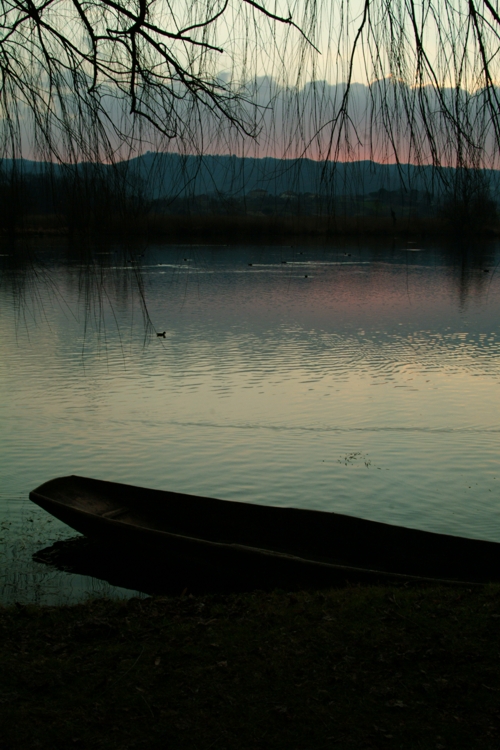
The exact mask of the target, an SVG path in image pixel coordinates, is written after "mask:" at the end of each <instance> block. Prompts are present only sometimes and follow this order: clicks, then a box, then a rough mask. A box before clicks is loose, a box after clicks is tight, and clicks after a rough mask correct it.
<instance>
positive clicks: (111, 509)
mask: <svg viewBox="0 0 500 750" xmlns="http://www.w3.org/2000/svg"><path fill="white" fill-rule="evenodd" d="M30 498H31V500H32V501H33V502H35V503H36V504H37V505H39V506H40V507H42V508H44V509H45V510H46V511H48V512H49V513H51V514H52V515H53V516H55V517H56V518H58V519H60V520H61V521H63V522H64V523H66V524H68V526H71V527H72V528H73V529H76V530H77V531H79V532H81V533H82V534H85V535H87V536H88V537H91V538H97V539H99V540H101V541H104V542H105V543H106V544H107V545H113V546H116V550H117V554H122V555H126V556H127V558H128V559H129V558H131V557H135V558H136V559H137V560H142V561H144V560H145V559H151V560H153V559H154V560H155V565H158V564H159V562H160V561H161V564H162V565H164V566H170V569H171V566H175V565H176V564H177V563H179V562H180V561H183V562H184V563H186V562H189V563H190V564H196V565H198V566H200V569H203V570H204V571H205V573H206V571H207V569H210V570H212V572H213V574H214V575H217V571H219V572H220V573H226V574H227V573H228V572H229V573H230V574H231V575H232V576H233V577H234V578H240V577H241V578H244V579H249V580H251V581H252V582H253V584H254V585H256V586H259V585H260V584H262V585H264V584H266V585H269V582H275V584H276V585H280V586H287V585H297V584H301V585H317V586H325V585H338V584H342V583H346V582H376V581H379V580H380V581H387V580H411V579H412V578H427V579H433V580H436V579H440V580H449V581H455V582H456V581H461V582H468V583H485V582H489V581H500V544H497V543H495V542H487V541H481V540H476V539H464V538H460V537H454V536H448V535H444V534H434V533H430V532H426V531H417V530H415V529H407V528H402V527H398V526H392V525H389V524H385V523H378V522H375V521H367V520H363V519H360V518H354V517H351V516H345V515H341V514H338V513H324V512H320V511H314V510H302V509H296V508H276V507H269V506H262V505H252V504H247V503H240V502H231V501H226V500H216V499H213V498H206V497H196V496H193V495H183V494H180V493H177V492H167V491H160V490H150V489H144V488H141V487H133V486H130V485H126V484H117V483H115V482H104V481H100V480H97V479H88V478H84V477H79V476H69V477H60V478H58V479H52V480H51V481H49V482H46V483H45V484H42V485H40V487H37V489H36V490H33V492H31V493H30ZM165 570H166V568H165Z"/></svg>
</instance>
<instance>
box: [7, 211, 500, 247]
mask: <svg viewBox="0 0 500 750" xmlns="http://www.w3.org/2000/svg"><path fill="white" fill-rule="evenodd" d="M469 229H470V235H471V237H474V238H476V239H477V237H479V236H482V237H496V236H500V227H499V226H498V224H497V222H493V223H492V224H491V225H488V226H484V225H481V226H473V227H469ZM466 230H467V227H465V229H464V227H462V226H461V227H460V234H461V235H462V234H463V233H464V231H465V232H466V234H467V231H466ZM452 231H453V225H450V223H449V222H448V221H445V220H443V219H437V218H433V217H421V218H407V219H402V220H400V221H399V222H398V223H396V224H394V222H393V221H392V219H391V218H390V216H389V217H387V216H380V217H377V216H358V217H356V216H300V215H298V216H265V215H252V214H248V215H234V216H231V215H210V214H207V215H200V216H193V215H165V214H149V215H146V216H142V217H133V216H132V217H128V218H127V217H123V216H120V217H113V216H107V217H99V220H98V221H95V222H93V221H92V220H91V219H89V220H87V219H85V221H83V223H82V224H81V225H80V224H78V225H74V226H68V224H67V222H65V220H64V218H62V217H58V216H55V215H50V214H46V215H41V216H29V217H27V218H26V219H25V221H23V223H22V224H20V225H19V226H18V227H17V229H16V233H17V234H18V235H20V236H35V237H36V236H44V235H49V236H69V235H73V234H75V235H79V234H80V235H85V234H91V235H95V236H111V237H117V238H120V237H122V238H132V237H134V238H137V239H149V240H156V241H162V242H175V243H177V242H181V243H186V242H202V243H203V242H208V243H213V242H217V243H221V242H223V243H231V244H244V243H248V242H266V243H270V244H272V243H281V242H285V243H286V242H297V241H301V242H325V241H329V240H331V239H332V238H336V237H338V238H343V237H346V238H348V237H358V236H359V237H363V236H366V237H371V238H387V237H389V238H393V237H397V238H398V239H420V238H423V237H425V238H427V237H429V238H430V237H436V238H440V237H441V238H442V237H449V236H450V232H452Z"/></svg>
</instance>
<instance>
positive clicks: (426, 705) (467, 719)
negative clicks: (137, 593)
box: [0, 585, 500, 750]
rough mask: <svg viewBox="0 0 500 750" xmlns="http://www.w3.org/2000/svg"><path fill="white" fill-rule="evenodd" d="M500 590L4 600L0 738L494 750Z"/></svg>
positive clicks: (499, 688) (70, 743)
mask: <svg viewBox="0 0 500 750" xmlns="http://www.w3.org/2000/svg"><path fill="white" fill-rule="evenodd" d="M499 623H500V586H497V585H491V586H486V587H484V588H467V587H459V588H441V587H439V586H434V585H427V586H413V587H409V588H406V587H405V586H398V587H396V586H373V587H372V586H358V587H350V588H344V589H334V590H330V591H324V592H314V591H303V592H294V593H285V592H282V591H275V592H272V593H265V592H253V593H245V594H228V595H221V594H218V595H207V596H200V597H192V596H186V595H185V596H183V597H177V598H166V597H157V598H150V599H145V600H139V599H130V600H128V601H125V602H113V601H108V600H96V601H91V602H89V603H86V604H81V605H75V606H71V607H46V608H39V607H35V606H21V605H17V606H15V607H10V608H0V628H1V631H2V639H1V644H2V645H1V648H0V706H1V725H0V747H1V748H2V749H4V748H5V749H8V750H10V749H11V748H31V747H33V748H51V749H53V748H65V749H66V748H68V747H82V748H94V747H95V748H103V749H107V748H123V749H125V748H135V747H145V748H165V747H170V748H190V749H191V748H197V749H198V748H199V749H200V750H209V749H211V748H218V749H219V750H223V749H224V748H226V749H228V750H229V749H232V748H241V749H242V750H254V748H273V750H285V748H286V750H321V748H404V750H413V749H415V750H416V749H417V748H418V749H420V750H431V749H434V748H436V750H442V749H443V748H450V750H451V749H453V750H457V749H459V748H464V749H465V748H467V750H471V749H472V748H481V750H490V749H491V750H493V748H495V749H496V748H498V747H499V746H500V702H499V697H500V669H499V666H500V664H499V661H500V643H499V640H500V639H499V633H498V628H499Z"/></svg>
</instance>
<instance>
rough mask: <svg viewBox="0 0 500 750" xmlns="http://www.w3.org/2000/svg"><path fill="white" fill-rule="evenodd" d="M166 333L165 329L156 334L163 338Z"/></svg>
mask: <svg viewBox="0 0 500 750" xmlns="http://www.w3.org/2000/svg"><path fill="white" fill-rule="evenodd" d="M166 333H167V332H166V331H163V332H162V333H157V334H156V335H157V336H159V337H160V336H161V337H162V338H165V336H166Z"/></svg>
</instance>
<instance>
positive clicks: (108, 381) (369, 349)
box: [0, 242, 500, 603]
mask: <svg viewBox="0 0 500 750" xmlns="http://www.w3.org/2000/svg"><path fill="white" fill-rule="evenodd" d="M1 252H2V253H3V254H4V255H3V257H2V258H0V261H1V263H2V276H1V284H0V337H1V351H2V356H1V359H0V422H1V433H0V456H1V465H0V470H1V477H2V482H1V487H0V564H1V566H2V567H1V571H0V593H1V596H2V599H3V600H4V601H30V600H33V601H40V602H43V603H50V602H55V601H74V600H78V599H81V598H84V597H85V596H87V595H89V594H91V595H95V594H97V595H116V596H120V595H124V594H125V593H127V592H124V591H121V590H119V589H116V588H113V587H111V586H110V585H108V584H106V583H104V582H102V581H99V580H96V579H92V578H88V577H84V576H77V575H72V574H69V573H61V572H59V571H56V570H54V569H51V568H48V567H47V566H45V565H42V564H40V563H35V562H33V561H32V560H31V555H32V554H33V552H35V551H36V550H38V549H40V548H42V547H47V546H49V545H50V544H52V543H53V542H55V541H57V540H59V539H65V538H70V537H72V536H74V532H72V531H71V530H69V529H67V527H64V526H63V525H62V524H60V523H59V522H57V521H55V520H52V519H50V517H49V516H47V514H45V513H43V512H42V511H41V510H39V509H37V508H36V507H35V506H32V504H31V503H29V501H28V500H27V495H28V492H29V490H30V489H33V488H34V487H35V486H37V485H38V484H40V483H41V482H43V481H45V480H47V479H50V478H52V477H55V476H58V475H63V474H72V473H77V474H83V475H88V476H93V477H98V478H101V479H109V480H115V481H120V482H129V483H132V484H138V485H144V486H148V487H155V488H165V489H173V490H178V491H181V492H187V493H196V494H200V495H208V496H215V497H221V498H226V499H229V500H231V499H234V500H243V501H246V502H250V503H266V504H271V505H280V506H299V507H309V508H317V509H321V510H332V511H333V510H334V511H340V512H342V513H349V514H351V515H355V516H361V517H364V518H370V519H375V520H380V521H386V522H389V523H394V524H401V525H405V526H411V527H415V528H422V529H429V530H433V531H441V532H447V533H451V534H458V535H463V536H470V537H479V538H484V539H492V540H495V541H500V411H499V405H500V397H499V396H500V390H499V389H500V270H499V271H496V270H495V269H496V264H497V262H498V261H499V259H500V251H499V248H498V246H490V247H488V248H486V249H484V248H483V250H482V251H481V257H480V258H477V257H476V261H474V262H473V261H470V259H469V260H466V259H464V258H463V257H459V259H458V260H454V261H453V260H451V259H450V258H451V255H450V254H449V252H445V251H444V250H439V249H437V248H432V247H426V246H423V247H421V248H417V247H416V246H413V245H412V246H406V245H405V244H404V243H398V242H396V243H395V245H392V244H388V246H387V248H379V249H378V250H374V249H373V248H370V247H362V248H354V249H353V248H349V249H348V250H345V249H342V250H339V249H335V248H305V247H281V248H276V247H275V248H267V247H245V248H242V247H239V248H234V247H204V246H196V247H193V246H184V247H182V246H181V247H179V246H178V247H151V246H150V247H148V248H145V249H139V250H138V249H135V251H134V252H132V251H131V250H127V249H123V248H104V249H101V250H99V249H97V250H95V249H94V250H93V251H91V250H89V249H88V248H83V249H81V250H79V251H76V250H74V249H73V251H72V252H71V253H68V252H62V251H61V249H59V250H57V249H56V248H52V249H51V248H47V247H45V248H43V247H39V248H35V249H33V248H32V249H31V251H30V253H29V255H30V259H31V260H30V262H29V263H16V262H15V261H14V258H13V256H12V251H11V250H9V248H7V249H3V250H2V251H1ZM141 256H142V257H141ZM88 261H90V262H91V265H90V267H89V265H88ZM284 261H285V262H284ZM484 269H487V271H485V270H484ZM157 331H165V332H166V335H165V338H158V337H157V335H156V332H157Z"/></svg>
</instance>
